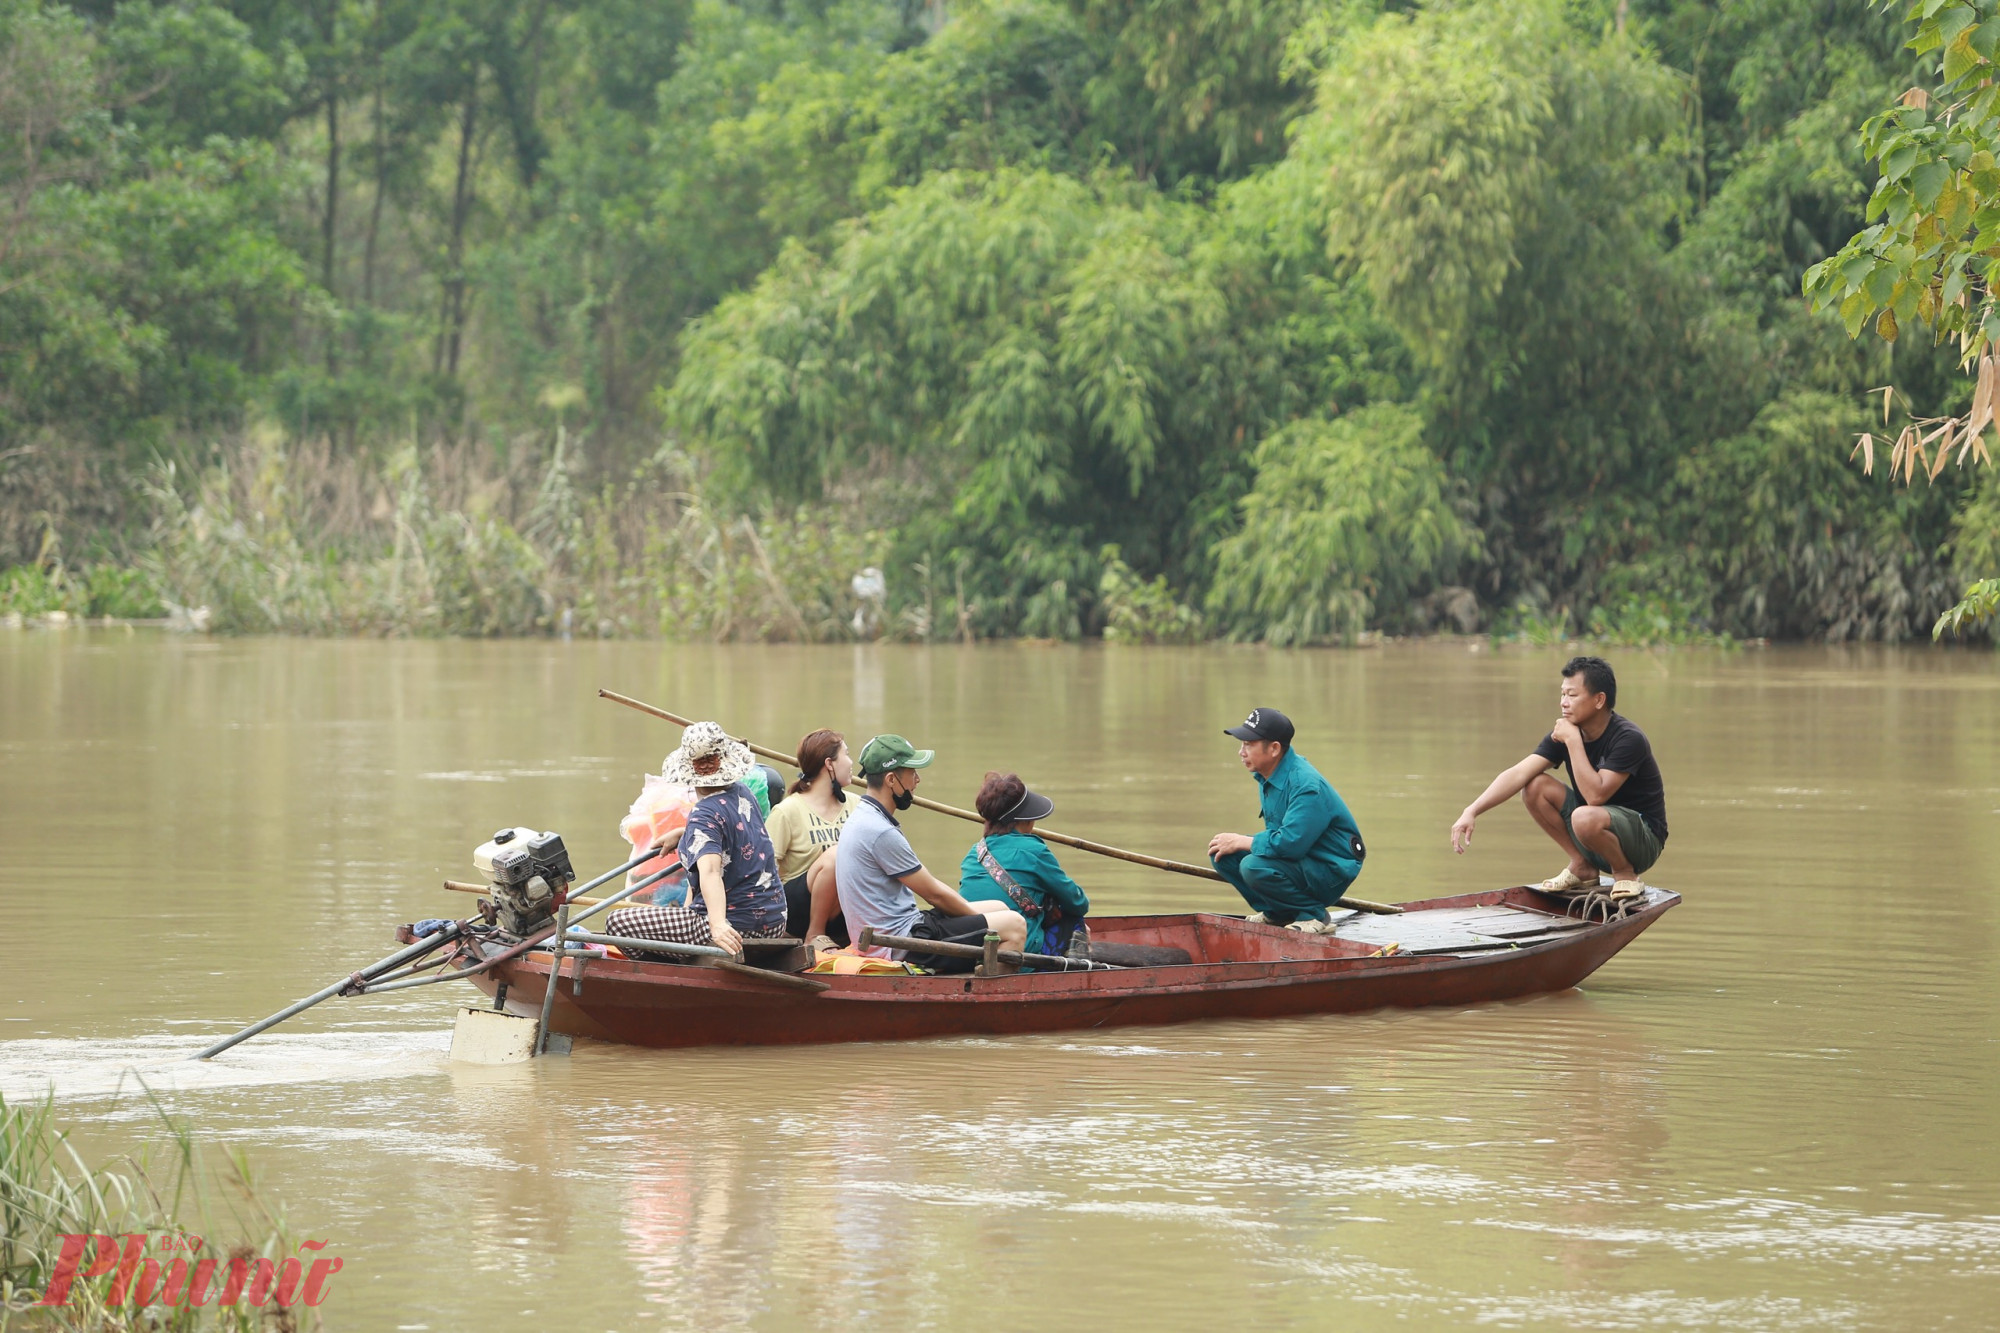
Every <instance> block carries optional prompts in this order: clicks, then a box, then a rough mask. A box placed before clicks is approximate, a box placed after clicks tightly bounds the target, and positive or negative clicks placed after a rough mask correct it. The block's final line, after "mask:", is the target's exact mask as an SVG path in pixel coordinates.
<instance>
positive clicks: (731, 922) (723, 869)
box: [605, 722, 785, 954]
mask: <svg viewBox="0 0 2000 1333" xmlns="http://www.w3.org/2000/svg"><path fill="white" fill-rule="evenodd" d="M756 762H757V761H756V759H755V758H754V757H753V756H752V755H751V753H750V747H749V746H747V745H745V744H743V743H742V742H741V741H736V740H731V739H730V738H729V737H728V736H727V735H725V734H724V733H723V730H722V727H721V725H720V724H719V723H715V722H697V723H695V724H694V725H693V726H691V727H689V728H688V729H687V734H686V735H685V736H683V737H682V739H681V747H680V748H679V749H678V750H675V751H674V752H673V753H672V754H670V755H668V756H667V762H666V763H665V764H664V765H663V766H662V767H661V770H660V771H661V773H662V774H663V775H664V776H665V777H666V778H667V780H668V781H670V782H681V783H686V784H687V785H688V786H691V787H693V788H694V789H695V794H696V795H697V796H698V797H700V800H698V801H697V802H696V803H695V807H694V809H693V810H691V811H689V812H688V821H687V831H686V832H685V833H683V834H682V835H681V842H680V858H681V864H682V865H684V866H689V867H691V868H693V870H694V871H695V883H694V884H693V885H692V886H691V887H690V889H689V892H688V900H687V905H686V906H680V905H674V906H670V907H621V908H619V909H618V910H616V911H614V912H612V913H611V915H610V916H609V917H608V918H607V920H606V922H605V925H606V928H607V930H608V932H609V933H610V934H613V935H628V936H631V937H633V938H635V939H647V940H662V941H665V942H667V943H671V944H713V945H716V946H717V947H719V948H723V949H727V950H728V951H729V952H730V953H735V954H740V953H742V952H743V941H744V939H745V938H749V939H773V938H776V937H778V936H782V935H783V934H784V933H785V887H784V885H783V884H782V883H780V882H779V880H778V857H777V853H776V852H775V851H773V850H772V848H771V835H770V834H769V833H768V832H767V831H766V830H765V828H764V816H763V815H762V814H761V813H760V812H759V811H758V809H757V798H756V797H755V796H753V795H752V794H751V792H750V789H749V788H748V787H746V786H744V785H743V779H744V778H745V777H747V776H749V773H750V770H751V769H752V768H754V767H755V766H756Z"/></svg>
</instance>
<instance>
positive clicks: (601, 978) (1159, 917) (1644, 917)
mask: <svg viewBox="0 0 2000 1333" xmlns="http://www.w3.org/2000/svg"><path fill="white" fill-rule="evenodd" d="M1533 892H1534V890H1532V889H1530V888H1528V887H1527V886H1515V887H1510V888H1504V889H1488V890H1481V891H1478V892H1474V893H1467V894H1455V895H1450V896H1447V897H1442V898H1431V899H1420V900H1417V901H1415V902H1410V903H1404V904H1402V906H1403V908H1404V909H1405V911H1406V912H1419V911H1431V910H1441V909H1449V908H1454V907H1483V906H1497V905H1502V904H1505V905H1509V906H1520V907H1521V908H1522V910H1524V911H1530V912H1538V913H1539V914H1541V915H1545V916H1548V917H1550V918H1551V919H1553V920H1570V921H1574V920H1576V919H1577V918H1576V917H1574V916H1571V915H1569V914H1568V913H1564V912H1557V911H1551V910H1548V908H1547V906H1545V905H1542V904H1533V903H1530V904H1523V903H1520V902H1519V901H1518V900H1517V901H1515V902H1509V901H1508V899H1509V896H1510V895H1518V894H1522V893H1529V894H1532V893H1533ZM1657 892H1659V893H1660V894H1662V895H1663V896H1661V897H1658V898H1656V899H1654V900H1653V901H1651V902H1649V903H1647V904H1646V906H1645V907H1643V908H1641V909H1640V910H1638V911H1635V912H1631V913H1628V914H1627V915H1625V916H1623V917H1618V918H1614V919H1612V920H1610V921H1608V922H1591V923H1589V924H1587V925H1585V926H1583V927H1581V928H1578V929H1574V930H1570V931H1566V932H1564V933H1563V934H1561V935H1558V936H1555V937H1554V938H1550V939H1544V940H1539V941H1535V942H1533V943H1526V944H1517V945H1513V946H1512V947H1501V946H1489V947H1471V948H1468V949H1466V950H1464V951H1456V950H1446V951H1440V952H1436V953H1395V954H1379V953H1377V954H1352V953H1349V954H1335V953H1328V954H1324V955H1320V956H1307V957H1297V958H1283V959H1237V960H1229V961H1224V962H1192V961H1191V962H1187V963H1162V964H1155V965H1153V966H1149V967H1125V968H1118V969H1116V970H1113V971H1100V970H1092V971H1077V972H1062V971H1050V972H1019V973H1013V974H1009V975H1006V976H999V977H974V976H969V975H967V974H964V973H946V974H942V975H922V976H919V975H910V974H894V973H875V974H867V973H824V972H823V973H810V974H801V973H785V974H781V975H787V976H799V975H811V976H812V977H813V978H814V979H815V980H819V981H825V982H828V983H829V986H828V988H827V989H826V990H823V991H815V992H811V993H806V992H802V991H799V990H795V989H792V988H790V987H781V986H776V985H771V984H769V983H766V982H762V981H759V980H757V979H755V978H753V977H747V976H744V975H742V974H741V973H735V972H728V971H723V970H720V969H712V968H704V967H700V966H689V965H686V964H676V963H662V962H654V961H651V960H642V959H632V958H609V957H605V956H601V955H595V956H592V957H590V958H589V959H588V960H586V961H585V963H584V966H583V969H582V970H583V990H582V994H581V995H577V994H575V993H574V991H573V990H572V989H571V988H569V987H564V988H563V989H561V990H559V991H558V992H557V994H558V995H559V996H560V997H561V998H563V999H564V1000H566V1001H568V1002H569V1003H571V1004H574V1005H578V1006H580V1007H581V1008H582V1009H583V1010H584V1011H585V1012H588V1010H589V1008H590V1007H591V998H592V997H591V989H592V988H593V987H604V986H607V985H609V984H617V983H622V984H624V985H628V986H632V985H636V986H640V987H646V988H664V989H667V990H679V991H709V992H715V993H717V994H718V995H728V996H730V997H731V998H732V999H749V998H754V999H763V1000H769V1001H772V1002H774V1003H775V1002H786V1003H789V1004H807V1003H819V1002H822V1001H825V1000H836V1001H840V1000H845V1001H849V1002H865V1003H876V1004H903V1003H940V1002H947V1001H950V1002H957V1003H968V1002H969V1003H974V1004H979V1003H995V1002H1002V1001H1008V1002H1014V1003H1029V1004H1032V1003H1035V1002H1058V1001H1066V1000H1074V999H1077V998H1079V997H1081V996H1084V995H1089V996H1093V997H1101V998H1104V999H1113V998H1118V997H1122V996H1130V995H1135V994H1148V993H1158V992H1160V991H1163V990H1171V991H1178V992H1183V993H1187V992H1215V993H1228V992H1234V991H1242V990H1264V989H1277V988H1282V987H1289V986H1295V985H1313V984H1324V983H1326V982H1329V981H1336V980H1345V979H1349V978H1351V977H1352V976H1354V975H1368V974H1374V973H1390V972H1401V971H1406V970H1417V969H1422V970H1428V971H1432V972H1455V971H1458V970H1460V969H1462V968H1478V967H1486V966H1491V965H1492V964H1494V963H1496V962H1500V961H1505V960H1515V959H1522V958H1527V957H1530V956H1536V955H1541V954H1546V953H1550V952H1554V951H1557V950H1567V949H1575V948H1579V947H1582V946H1585V945H1587V944H1589V943H1591V942H1593V941H1595V940H1599V939H1602V938H1603V937H1604V936H1605V935H1607V934H1610V933H1613V932H1617V931H1623V930H1626V929H1629V930H1631V932H1632V933H1633V934H1637V933H1638V931H1639V930H1643V929H1644V928H1645V927H1646V926H1647V925H1650V924H1651V923H1652V922H1653V921H1654V920H1656V919H1658V918H1659V917H1660V916H1661V915H1663V914H1664V913H1666V912H1667V911H1669V910H1671V909H1672V908H1673V907H1674V906H1675V905H1676V904H1678V903H1679V902H1680V900H1681V899H1680V895H1679V894H1677V893H1673V892H1671V891H1668V890H1657ZM1203 918H1208V919H1209V920H1211V921H1219V922H1224V923H1233V924H1235V925H1236V926H1238V927H1240V928H1242V929H1247V930H1260V929H1268V930H1282V929H1283V927H1259V926H1250V925H1248V924H1247V923H1245V922H1244V921H1243V919H1242V918H1241V917H1236V916H1229V915H1225V914H1222V913H1217V912H1176V913H1159V914H1141V915H1132V916H1119V917H1103V918H1099V920H1100V923H1101V925H1102V927H1104V928H1106V933H1107V934H1109V933H1110V931H1109V928H1110V927H1112V926H1113V924H1114V923H1121V922H1135V923H1152V924H1156V925H1165V924H1169V923H1191V924H1195V925H1196V926H1197V927H1198V925H1199V923H1200V922H1201V921H1202V919H1203ZM1315 938H1317V937H1313V936H1303V937H1301V940H1300V941H1298V942H1300V943H1303V942H1304V941H1307V940H1312V939H1315ZM1336 938H1337V937H1336ZM1287 942H1288V943H1291V942H1292V941H1287ZM1621 947H1622V946H1621ZM550 961H551V957H550V955H549V954H548V953H546V952H543V951H540V950H536V951H531V952H529V953H526V954H523V955H522V956H520V957H518V958H514V959H511V960H509V961H508V962H507V963H505V964H502V965H501V966H500V967H498V968H494V969H492V970H490V971H489V972H487V973H485V974H483V975H485V976H495V977H497V976H498V974H501V973H518V974H521V975H522V980H523V982H524V983H526V985H527V987H528V988H529V989H533V990H536V991H539V990H540V989H542V988H543V987H545V986H546V984H547V981H546V978H547V977H548V974H549V964H550ZM575 971H576V969H575V967H574V965H572V966H571V967H570V968H569V969H566V976H565V978H564V979H565V980H569V979H570V978H571V977H573V976H574V975H575ZM1191 972H1199V973H1200V974H1201V975H1199V976H1191V975H1190V973H1191ZM530 978H532V979H533V980H532V981H530V980H529V979H530ZM598 993H599V994H602V993H603V992H602V990H599V992H598Z"/></svg>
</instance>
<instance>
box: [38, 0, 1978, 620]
mask: <svg viewBox="0 0 2000 1333" xmlns="http://www.w3.org/2000/svg"><path fill="white" fill-rule="evenodd" d="M1954 12H1955V11H1954ZM1912 30H1913V29H1911V28H1908V27H1906V26H1905V24H1904V23H1903V16H1902V15H1901V14H1900V13H1899V12H1890V11H1877V10H1869V9H1866V8H1864V7H1861V6H1856V5H1846V4H1841V5H1831V4H1826V3H1823V0H1769V2H1768V3H1762V4H1758V5H1754V6H1752V5H1742V4H1735V3H1723V2H1721V0H1636V2H1634V0H1570V2H1568V3H1560V4H1559V3H1556V2H1555V0H1464V2H1455V3H1443V2H1442V0H1433V2H1432V3H1405V2H1404V0H1342V2H1335V0H1164V2H1163V3H1148V4H1143V5H1142V4H1138V3H1135V0H952V2H951V3H945V2H944V0H935V2H934V3H930V4H920V3H917V0H740V2H737V3H732V2H731V0H645V2H644V3H639V2H637V0H560V2H558V3H534V4H530V3H526V2H525V0H479V3H476V4H475V3H471V2H470V0H432V2H431V3H425V4H416V3H410V2H409V0H326V2H325V3H313V4H307V3H304V0H279V2H278V3H270V4H256V5H251V4H246V3H234V4H229V3H217V2H216V0H168V2H166V3H155V2H154V0H122V2H121V0H77V3H73V4H71V5H68V6H63V5H57V4H53V3H48V2H47V0H0V66H4V77H0V567H3V568H5V573H0V614H6V613H10V612H11V613H17V614H22V615H35V614H46V612H47V611H50V610H63V611H67V612H68V613H70V614H73V615H86V614H88V615H103V614H119V615H148V614H166V613H168V612H172V611H175V610H176V608H179V609H180V611H181V613H182V614H186V613H187V612H189V611H192V610H193V609H196V608H205V612H204V618H205V622H206V623H207V624H208V625H210V626H211V627H212V628H216V629H222V630H227V631H244V632H259V631H284V632H302V633H387V634H549V633H562V632H571V633H588V634H607V635H664V636H669V637H679V638H787V639H828V638H841V637H851V636H875V635H891V636H896V637H904V638H913V639H953V638H966V637H976V636H1002V635H1035V636H1042V637H1054V638H1070V637H1078V636H1086V635H1095V634H1103V635H1105V636H1106V637H1108V638H1114V639H1121V640H1126V641H1139V642H1146V641H1188V640H1192V639H1198V638H1204V637H1211V636H1227V637H1232V638H1237V639H1245V640H1260V641H1265V642H1270V643H1274V644H1279V643H1301V644H1303V643H1321V642H1332V641H1340V640H1344V639H1352V638H1353V637H1355V636H1357V635H1358V634H1360V633H1362V632H1364V631H1367V630H1387V631H1391V632H1423V631H1426V630H1437V629H1449V630H1457V631H1472V630H1490V631H1497V632H1501V633H1539V634H1549V635H1553V636H1555V637H1562V636H1563V635H1565V634H1577V633H1596V634H1599V635H1602V636H1606V637H1613V638H1616V637H1620V636H1627V637H1639V638H1642V639H1644V640H1645V641H1652V642H1672V641H1677V640H1679V639H1685V638H1690V637H1704V636H1716V635H1733V636H1737V637H1745V638H1748V637H1782V638H1827V639H1878V640H1891V641H1894V640H1901V639H1907V638H1912V637H1916V636H1919V635H1922V634H1924V633H1926V632H1928V631H1929V630H1930V629H1931V628H1932V625H1933V623H1934V622H1936V621H1937V620H1938V618H1939V617H1940V615H1941V613H1943V612H1944V611H1945V610H1946V608H1948V607H1951V606H1952V605H1953V604H1954V603H1956V602H1958V601H1959V598H1960V595H1961V594H1962V593H1963V591H1964V589H1965V587H1966V586H1967V585H1968V584H1970V583H1972V582H1973V581H1974V580H1976V579H1980V578H1990V577H1992V576H1993V575H1995V574H1996V573H2000V479H1996V477H1997V476H2000V474H1996V470H1995V469H1993V468H1990V467H1989V468H1985V469H1980V468H1977V467H1972V466H1960V465H1958V464H1956V463H1954V464H1952V465H1949V466H1946V467H1943V468H1940V469H1938V470H1936V472H1935V473H1934V474H1932V475H1928V476H1917V477H1916V478H1915V479H1914V484H1910V485H1905V484H1902V478H1898V479H1894V480H1892V479H1891V478H1890V477H1889V476H1888V475H1885V474H1886V472H1887V469H1876V470H1874V471H1872V472H1864V471H1863V470H1862V469H1861V467H1860V466H1859V465H1858V464H1850V463H1849V462H1848V455H1849V453H1850V451H1851V450H1853V448H1854V445H1855V441H1856V439H1857V438H1858V437H1859V436H1860V435H1861V434H1863V433H1864V432H1869V431H1871V430H1872V431H1874V432H1876V433H1881V432H1882V430H1883V426H1882V423H1881V417H1880V415H1879V413H1880V411H1881V402H1882V400H1881V399H1880V398H1875V399H1871V398H1870V397H1869V396H1868V395H1869V393H1870V391H1873V390H1876V389H1878V388H1880V387H1882V386H1884V385H1889V386H1893V388H1894V390H1895V393H1894V395H1893V398H1892V400H1891V401H1892V403H1893V405H1894V408H1895V411H1896V412H1897V413H1899V414H1902V415H1903V416H1904V417H1906V418H1907V419H1908V420H1910V421H1922V420H1932V419H1938V418H1943V417H1947V416H1955V415H1958V414H1962V413H1964V412H1966V411H1968V410H1970V404H1971V396H1972V391H1973V387H1974V386H1973V382H1972V381H1971V380H1970V379H1969V378H1968V377H1967V376H1966V375H1964V374H1963V373H1962V372H1961V370H1960V367H1959V360H1958V353H1959V349H1958V348H1957V347H1956V346H1945V347H1943V348H1940V347H1937V346H1935V345H1933V343H1932V340H1931V339H1930V338H1929V337H1927V336H1909V335H1907V334H1906V336H1903V337H1901V338H1898V339H1895V340H1894V341H1885V340H1884V339H1882V338H1877V337H1866V338H1862V339H1860V340H1851V339H1850V338H1849V336H1848V334H1849V328H1848V327H1846V326H1844V325H1843V322H1842V320H1843V315H1851V311H1843V310H1841V309H1834V308H1829V309H1827V310H1824V311H1820V312H1818V313H1815V311H1814V310H1813V308H1812V307H1811V306H1810V305H1809V304H1808V301H1807V299H1806V297H1805V296H1804V295H1803V294H1802V292H1801V280H1802V277H1803V275H1804V274H1805V273H1806V271H1807V270H1808V268H1810V267H1811V266H1812V265H1814V264H1818V263H1820V262H1821V261H1822V260H1825V259H1826V258H1827V257H1828V256H1830V255H1834V254H1836V253H1837V252H1840V250H1841V247H1842V246H1843V245H1844V244H1845V243H1846V242H1847V241H1848V239H1849V237H1851V236H1853V235H1854V234H1855V233H1856V232H1857V231H1859V230H1860V229H1861V228H1862V227H1863V226H1864V224H1865V223H1866V222H1867V221H1868V218H1867V217H1866V209H1867V206H1868V201H1869V198H1870V193H1871V190H1873V189H1874V188H1875V184H1876V181H1877V179H1878V176H1879V174H1880V173H1879V171H1878V165H1877V161H1876V159H1875V158H1874V157H1872V156H1871V152H1870V149H1869V148H1868V147H1866V146H1864V144H1863V143H1862V142H1861V141H1860V140H1859V139H1858V138H1857V136H1856V127H1857V126H1858V125H1860V124H1861V123H1862V121H1863V120H1864V119H1866V118H1867V117H1869V116H1871V115H1873V114H1875V113H1876V112H1878V111H1879V110H1880V109H1881V108H1883V107H1887V106H1890V105H1892V104H1893V103H1894V101H1895V99H1896V98H1897V97H1898V96H1899V95H1900V94H1902V93H1903V92H1904V90H1906V89H1907V88H1910V87H1911V86H1913V85H1919V86H1936V85H1937V84H1938V83H1939V81H1940V79H1941V78H1942V77H1943V76H1944V74H1945V73H1947V72H1951V73H1956V72H1955V71H1946V70H1943V69H1942V68H1941V64H1940V54H1939V48H1938V46H1937V44H1935V43H1934V44H1932V45H1931V46H1929V47H1925V46H1924V45H1923V43H1921V42H1919V43H1918V44H1917V45H1918V48H1919V49H1914V50H1913V49H1911V48H1910V47H1909V46H1906V44H1905V43H1906V39H1907V37H1908V35H1909V32H1910V31H1912ZM1977 31H1978V32H1981V33H1983V32H1984V31H1985V29H1984V28H1979V29H1977ZM1954 40H1955V38H1954ZM1967 40H1968V41H1970V40H1971V39H1970V38H1968V39H1967ZM1947 54H1948V53H1947ZM1882 294H1883V295H1884V296H1887V297H1889V304H1890V305H1892V306H1893V305H1895V304H1896V302H1897V301H1900V300H1901V299H1902V298H1901V296H1900V294H1896V293H1890V292H1889V291H1888V289H1887V288H1884V291H1883V293H1882ZM1954 295H1956V293H1954ZM1842 299H1843V300H1844V299H1845V297H1844V296H1843V298H1842ZM1836 304H1838V303H1836ZM1916 313H1917V312H1916V311H1915V308H1914V306H1913V307H1912V311H1911V314H1910V315H1902V314H1898V315H1897V316H1896V318H1899V319H1902V320H1903V321H1904V324H1905V325H1906V326H1907V327H1908V328H1910V329H1911V330H1915V329H1916V326H1917V324H1918V322H1919V321H1917V320H1916V319H1914V318H1913V316H1914V315H1915V314H1916ZM1847 324H1848V325H1853V324H1854V321H1853V320H1852V318H1849V319H1848V320H1847ZM1895 428H1896V427H1895V426H1894V425H1892V427H1891V433H1892V434H1893V431H1894V429H1895ZM1931 457H1932V456H1931V455H1927V466H1926V468H1925V469H1924V471H1925V472H1926V473H1930V472H1931V469H1930V468H1929V466H1928V462H1929V461H1930V459H1931ZM865 571H879V575H878V576H870V575H869V574H868V573H866V572H865ZM1967 623H1970V622H1967ZM1982 632H1983V631H1982Z"/></svg>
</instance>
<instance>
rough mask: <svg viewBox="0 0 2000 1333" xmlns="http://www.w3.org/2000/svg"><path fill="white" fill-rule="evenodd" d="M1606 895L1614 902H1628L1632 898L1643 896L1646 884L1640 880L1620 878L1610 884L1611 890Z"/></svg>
mask: <svg viewBox="0 0 2000 1333" xmlns="http://www.w3.org/2000/svg"><path fill="white" fill-rule="evenodd" d="M1608 896H1609V897H1610V899H1611V901H1612V902H1615V903H1622V902H1629V901H1631V900H1632V899H1634V898H1643V897H1645V896H1646V886H1645V884H1644V883H1643V882H1642V881H1640V880H1636V879H1621V880H1619V881H1618V882H1617V883H1616V884H1613V885H1612V886H1611V892H1610V894H1609V895H1608Z"/></svg>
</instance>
